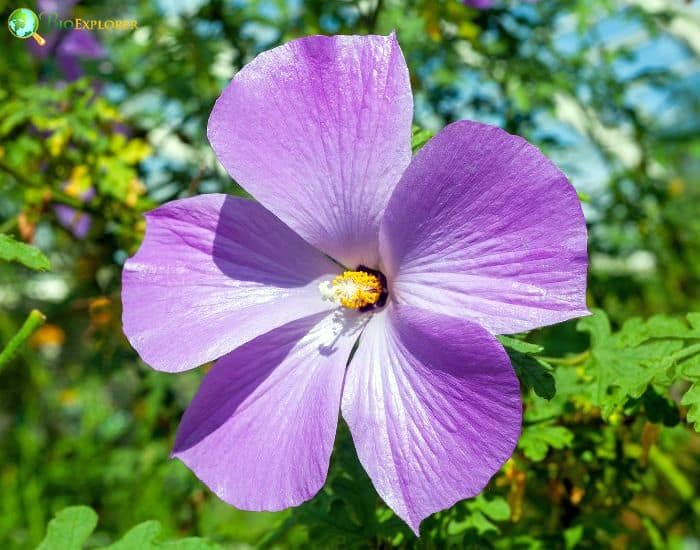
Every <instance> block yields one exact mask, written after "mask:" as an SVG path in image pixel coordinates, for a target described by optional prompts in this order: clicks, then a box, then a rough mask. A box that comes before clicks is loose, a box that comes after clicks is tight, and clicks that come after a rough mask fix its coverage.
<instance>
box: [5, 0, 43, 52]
mask: <svg viewBox="0 0 700 550" xmlns="http://www.w3.org/2000/svg"><path fill="white" fill-rule="evenodd" d="M7 28H8V29H10V32H11V33H12V35H13V36H16V37H17V38H21V39H22V40H26V39H27V38H33V39H34V40H36V43H37V44H39V46H43V45H44V44H46V40H44V39H43V38H42V37H41V35H40V34H39V33H38V32H37V31H38V30H39V18H38V17H37V15H36V13H34V12H33V11H32V10H30V9H29V8H19V9H16V10H15V11H13V12H12V13H11V14H10V17H8V18H7Z"/></svg>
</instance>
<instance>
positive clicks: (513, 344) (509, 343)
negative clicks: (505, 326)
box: [497, 335, 544, 355]
mask: <svg viewBox="0 0 700 550" xmlns="http://www.w3.org/2000/svg"><path fill="white" fill-rule="evenodd" d="M497 338H498V341H499V342H501V345H502V346H503V347H505V348H510V349H512V350H514V351H519V352H520V353H527V354H528V355H534V354H536V353H540V352H542V351H543V350H544V348H543V347H542V346H540V345H538V344H531V343H530V342H526V341H525V340H518V339H517V338H513V337H512V336H503V335H500V336H498V337H497Z"/></svg>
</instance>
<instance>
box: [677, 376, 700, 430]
mask: <svg viewBox="0 0 700 550" xmlns="http://www.w3.org/2000/svg"><path fill="white" fill-rule="evenodd" d="M681 405H685V406H686V407H689V408H688V416H687V417H686V418H687V420H688V423H689V424H694V425H695V431H697V432H700V383H697V382H696V383H695V384H693V385H692V386H691V387H690V388H689V389H688V391H686V392H685V394H684V395H683V399H681Z"/></svg>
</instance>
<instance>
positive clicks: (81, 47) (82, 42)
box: [58, 29, 105, 59]
mask: <svg viewBox="0 0 700 550" xmlns="http://www.w3.org/2000/svg"><path fill="white" fill-rule="evenodd" d="M58 53H59V55H71V56H74V57H77V58H81V59H100V58H102V57H104V56H105V49H104V47H103V46H102V44H101V43H100V41H99V40H97V37H96V36H95V33H93V32H90V31H88V30H84V29H77V30H72V31H69V32H68V33H67V34H66V37H65V38H64V39H63V40H61V44H60V45H59V46H58Z"/></svg>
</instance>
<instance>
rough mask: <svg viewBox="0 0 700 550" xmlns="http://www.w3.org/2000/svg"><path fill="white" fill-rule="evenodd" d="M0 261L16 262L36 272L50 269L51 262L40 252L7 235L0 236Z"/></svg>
mask: <svg viewBox="0 0 700 550" xmlns="http://www.w3.org/2000/svg"><path fill="white" fill-rule="evenodd" d="M0 260H5V261H6V262H18V263H20V264H22V265H25V266H27V267H28V268H29V269H34V270H36V271H45V270H47V269H51V262H49V259H48V258H47V257H46V256H44V253H43V252H42V251H41V250H39V249H38V248H35V247H33V246H30V245H28V244H25V243H22V242H19V241H16V240H15V239H13V238H12V237H10V236H9V235H0Z"/></svg>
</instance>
